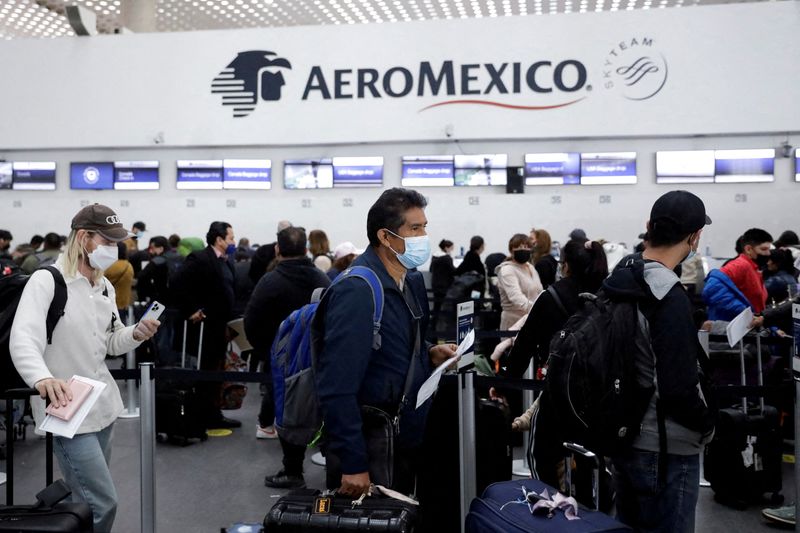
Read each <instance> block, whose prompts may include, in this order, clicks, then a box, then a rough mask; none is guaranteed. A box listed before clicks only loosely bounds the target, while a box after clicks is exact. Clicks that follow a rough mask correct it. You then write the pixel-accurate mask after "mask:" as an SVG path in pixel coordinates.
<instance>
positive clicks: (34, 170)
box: [12, 161, 56, 191]
mask: <svg viewBox="0 0 800 533" xmlns="http://www.w3.org/2000/svg"><path fill="white" fill-rule="evenodd" d="M12 167H13V170H12V174H13V176H12V184H13V185H12V188H13V189H14V190H15V191H54V190H56V164H55V162H54V161H37V162H29V161H15V162H14V163H13V165H12Z"/></svg>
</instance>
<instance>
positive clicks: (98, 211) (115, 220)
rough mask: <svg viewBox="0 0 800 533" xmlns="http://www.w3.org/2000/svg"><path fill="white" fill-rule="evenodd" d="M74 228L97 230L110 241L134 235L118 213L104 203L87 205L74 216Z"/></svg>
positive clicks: (121, 239) (117, 240)
mask: <svg viewBox="0 0 800 533" xmlns="http://www.w3.org/2000/svg"><path fill="white" fill-rule="evenodd" d="M71 227H72V229H85V230H89V231H96V232H97V233H99V234H100V235H102V236H103V237H105V238H106V239H108V240H109V241H113V242H119V241H123V240H125V239H127V238H128V237H131V236H133V233H131V232H129V231H128V230H126V229H125V228H124V227H123V226H122V222H120V221H119V217H118V216H117V214H116V213H115V212H114V211H112V210H111V208H110V207H107V206H105V205H102V204H92V205H87V206H86V207H84V208H83V209H81V210H80V211H78V214H77V215H75V216H74V217H72V225H71Z"/></svg>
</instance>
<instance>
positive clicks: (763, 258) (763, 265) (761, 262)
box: [756, 254, 769, 270]
mask: <svg viewBox="0 0 800 533" xmlns="http://www.w3.org/2000/svg"><path fill="white" fill-rule="evenodd" d="M768 261H769V256H768V255H761V254H758V255H757V256H756V264H757V265H758V268H759V269H761V270H766V269H767V262H768Z"/></svg>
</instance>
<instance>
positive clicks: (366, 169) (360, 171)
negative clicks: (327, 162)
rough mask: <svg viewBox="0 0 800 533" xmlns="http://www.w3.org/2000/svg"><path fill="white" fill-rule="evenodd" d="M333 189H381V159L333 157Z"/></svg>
mask: <svg viewBox="0 0 800 533" xmlns="http://www.w3.org/2000/svg"><path fill="white" fill-rule="evenodd" d="M333 186H334V187H337V188H338V187H382V186H383V157H334V158H333Z"/></svg>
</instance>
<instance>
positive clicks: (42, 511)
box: [0, 389, 93, 533]
mask: <svg viewBox="0 0 800 533" xmlns="http://www.w3.org/2000/svg"><path fill="white" fill-rule="evenodd" d="M38 394H39V393H38V391H36V390H34V389H10V390H8V391H6V392H5V401H6V431H7V432H6V468H7V474H8V477H7V479H6V505H2V506H0V531H15V532H20V533H25V532H33V531H37V532H42V533H49V532H54V533H57V532H65V533H91V531H92V530H93V522H92V510H91V508H90V507H89V504H87V503H85V502H77V503H69V502H62V501H61V500H63V499H64V498H66V497H67V496H69V494H70V491H69V488H68V487H67V485H66V483H64V481H62V480H60V479H59V480H58V481H56V482H55V483H53V434H52V433H47V435H46V439H45V440H46V442H45V450H46V458H45V470H46V480H47V485H48V486H47V488H45V489H44V490H43V491H41V492H40V493H39V494H37V495H36V500H37V503H36V504H34V505H14V435H13V428H12V420H13V401H14V400H15V399H27V398H29V397H30V396H33V395H38Z"/></svg>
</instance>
